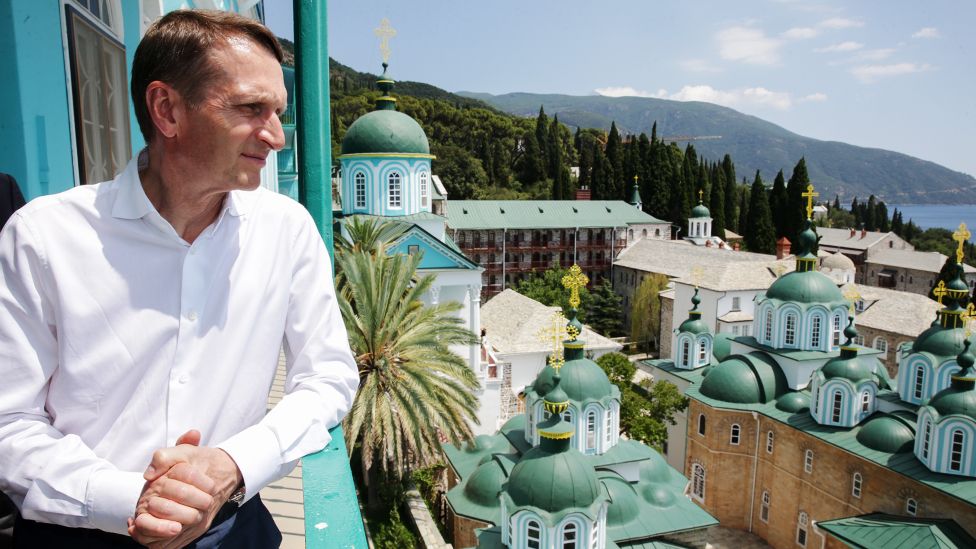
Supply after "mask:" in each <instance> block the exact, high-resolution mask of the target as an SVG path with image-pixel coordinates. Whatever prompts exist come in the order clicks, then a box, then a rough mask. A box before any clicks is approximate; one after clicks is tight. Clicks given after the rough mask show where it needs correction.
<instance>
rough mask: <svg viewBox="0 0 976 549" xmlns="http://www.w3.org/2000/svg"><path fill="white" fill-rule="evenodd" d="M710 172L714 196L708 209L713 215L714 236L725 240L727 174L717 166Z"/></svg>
mask: <svg viewBox="0 0 976 549" xmlns="http://www.w3.org/2000/svg"><path fill="white" fill-rule="evenodd" d="M710 172H711V174H712V177H711V182H712V196H711V197H710V198H709V201H708V209H709V211H710V212H711V214H712V235H714V236H717V237H719V238H721V239H722V240H725V185H726V183H725V172H724V171H723V170H722V169H721V168H720V167H718V166H717V165H713V166H712V169H711V170H710Z"/></svg>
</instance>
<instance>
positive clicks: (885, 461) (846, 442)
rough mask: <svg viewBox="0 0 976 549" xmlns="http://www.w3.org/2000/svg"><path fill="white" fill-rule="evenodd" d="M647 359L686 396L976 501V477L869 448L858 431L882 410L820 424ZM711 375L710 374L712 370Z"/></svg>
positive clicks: (887, 393)
mask: <svg viewBox="0 0 976 549" xmlns="http://www.w3.org/2000/svg"><path fill="white" fill-rule="evenodd" d="M740 339H741V338H740ZM644 362H645V363H646V364H649V365H651V366H654V367H656V368H658V369H660V370H664V371H666V372H668V373H670V374H671V375H674V376H677V377H680V378H681V379H685V380H687V381H689V382H690V383H691V385H690V386H689V387H688V389H686V390H685V396H688V397H689V398H693V399H695V400H697V401H699V402H703V403H705V404H707V405H709V406H711V407H713V408H718V409H724V410H748V411H755V412H757V413H760V414H763V415H764V416H766V417H768V418H770V419H773V420H776V421H779V422H780V423H783V424H786V425H789V426H791V427H793V428H794V429H797V430H799V431H803V432H805V433H806V434H808V435H810V436H814V437H817V438H819V439H821V440H823V441H824V442H827V443H828V444H832V445H833V446H836V447H837V448H840V449H842V450H845V451H847V452H850V453H852V454H854V455H856V456H860V457H862V458H864V459H866V460H869V461H873V462H875V463H877V464H878V465H881V466H883V467H887V468H888V469H891V470H892V471H894V472H896V473H899V474H902V475H904V476H906V477H908V478H910V479H912V480H915V481H917V482H921V483H923V484H925V485H927V486H929V487H931V488H933V489H935V490H938V491H940V492H943V493H945V494H948V495H950V496H952V497H955V498H957V499H960V500H962V501H965V502H967V503H969V504H970V505H973V504H976V479H974V478H968V477H959V476H955V475H945V474H941V473H936V472H933V471H931V470H930V469H929V468H928V467H926V466H925V465H923V464H922V462H920V461H919V460H918V459H916V458H915V454H914V453H913V452H906V453H891V452H885V451H881V450H877V449H874V448H870V447H868V446H866V445H864V444H863V443H861V442H860V441H859V440H858V434H859V433H860V432H861V430H863V429H865V428H866V427H867V425H868V424H870V423H871V421H872V419H873V418H875V417H879V416H882V417H883V416H884V414H882V413H880V412H878V413H875V414H874V415H872V416H871V418H869V419H868V421H866V422H864V423H862V424H861V425H858V426H855V427H851V428H845V427H831V426H827V425H820V424H818V423H817V422H816V421H815V420H814V419H813V417H811V416H810V414H809V413H807V412H799V413H793V412H786V411H783V410H780V409H778V408H777V407H776V403H775V401H771V402H769V403H765V404H762V403H758V404H757V403H749V404H736V403H730V402H724V401H721V400H718V399H714V398H711V397H709V396H707V395H704V394H702V392H701V390H700V384H701V380H702V379H703V376H702V371H701V370H702V368H699V369H698V370H682V369H680V368H677V367H675V366H674V363H673V362H672V361H670V360H648V361H644ZM713 371H714V370H713ZM709 375H711V373H710V374H709ZM705 379H707V378H705ZM878 398H879V399H882V400H886V401H889V402H892V401H897V400H898V394H897V393H896V392H894V391H891V390H881V391H879V392H878ZM899 402H900V401H899ZM902 404H903V405H904V406H905V407H906V408H909V409H912V408H913V407H912V406H908V405H907V404H905V403H902ZM892 415H895V416H898V417H911V416H912V415H913V414H911V413H910V412H908V411H897V412H894V413H893V414H892ZM912 423H914V421H912Z"/></svg>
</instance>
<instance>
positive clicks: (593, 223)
mask: <svg viewBox="0 0 976 549" xmlns="http://www.w3.org/2000/svg"><path fill="white" fill-rule="evenodd" d="M446 213H447V225H448V226H449V227H450V228H452V229H462V230H464V229H501V228H507V229H565V228H570V227H584V228H611V227H626V226H627V225H636V224H650V223H668V222H667V221H661V220H660V219H658V218H656V217H654V216H652V215H648V214H646V213H644V212H642V211H640V210H638V209H637V208H635V207H634V206H631V205H630V204H628V203H626V202H624V201H623V200H448V201H447V211H446Z"/></svg>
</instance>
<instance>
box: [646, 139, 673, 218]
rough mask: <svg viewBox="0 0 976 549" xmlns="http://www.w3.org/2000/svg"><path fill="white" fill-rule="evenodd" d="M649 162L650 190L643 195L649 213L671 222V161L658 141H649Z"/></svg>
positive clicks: (665, 149)
mask: <svg viewBox="0 0 976 549" xmlns="http://www.w3.org/2000/svg"><path fill="white" fill-rule="evenodd" d="M650 154H651V162H650V165H649V166H648V179H649V180H650V181H649V182H648V183H649V190H650V192H649V193H648V194H646V195H644V197H645V199H646V200H647V202H648V203H649V204H648V203H645V205H644V207H645V208H647V207H648V206H649V207H650V209H649V210H648V211H649V212H650V214H651V215H653V216H654V217H656V218H658V219H668V220H671V221H672V222H673V221H674V218H671V217H669V216H670V203H671V187H670V180H671V177H672V174H671V163H670V162H668V156H667V154H668V150H667V148H666V147H665V146H664V144H662V143H661V142H660V141H651V153H650Z"/></svg>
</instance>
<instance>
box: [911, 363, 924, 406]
mask: <svg viewBox="0 0 976 549" xmlns="http://www.w3.org/2000/svg"><path fill="white" fill-rule="evenodd" d="M912 379H913V380H914V381H915V386H914V387H913V388H912V395H913V396H914V397H915V398H918V399H921V398H922V396H923V395H925V365H924V364H916V365H915V375H914V376H912Z"/></svg>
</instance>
